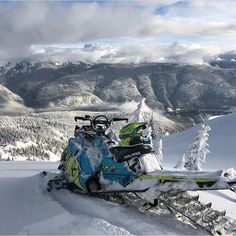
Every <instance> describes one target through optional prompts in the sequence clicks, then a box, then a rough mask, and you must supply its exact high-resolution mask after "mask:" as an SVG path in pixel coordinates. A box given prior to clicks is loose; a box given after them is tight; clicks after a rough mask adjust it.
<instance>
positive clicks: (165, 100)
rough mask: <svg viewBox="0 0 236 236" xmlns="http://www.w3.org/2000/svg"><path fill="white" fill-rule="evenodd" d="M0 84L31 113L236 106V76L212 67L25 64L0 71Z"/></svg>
mask: <svg viewBox="0 0 236 236" xmlns="http://www.w3.org/2000/svg"><path fill="white" fill-rule="evenodd" d="M0 84H2V85H3V86H5V87H7V88H8V89H10V90H11V91H12V92H13V93H15V94H17V95H19V96H20V97H21V98H22V100H23V101H24V104H25V105H27V106H29V107H33V108H46V107H51V108H52V107H68V106H69V107H71V106H73V107H77V108H78V107H81V106H86V105H94V104H95V105H96V104H101V103H103V102H106V103H107V102H108V103H110V104H113V103H123V102H128V101H132V100H133V101H139V100H140V98H142V97H146V98H147V100H146V101H147V104H148V105H149V106H150V107H152V108H154V109H155V108H157V109H162V110H166V109H167V108H171V109H176V108H184V109H208V108H210V109H220V108H224V109H225V108H228V107H232V106H236V70H234V69H220V68H217V67H213V66H197V65H195V66H193V65H179V64H167V63H165V64H164V63H163V64H152V63H149V64H94V65H90V64H85V63H78V64H73V63H65V64H59V63H54V62H43V63H39V62H38V63H30V62H22V63H18V64H16V65H10V64H8V65H6V66H5V67H0ZM0 93H1V91H0ZM0 96H1V95H0Z"/></svg>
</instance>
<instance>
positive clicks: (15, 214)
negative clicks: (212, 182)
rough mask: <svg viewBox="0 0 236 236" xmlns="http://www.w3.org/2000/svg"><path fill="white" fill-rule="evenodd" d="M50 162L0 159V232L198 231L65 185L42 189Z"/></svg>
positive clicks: (53, 168) (167, 216) (171, 233)
mask: <svg viewBox="0 0 236 236" xmlns="http://www.w3.org/2000/svg"><path fill="white" fill-rule="evenodd" d="M57 164H58V163H52V162H34V161H28V162H0V209H1V211H0V219H1V221H0V235H2V234H14V235H15V234H24V235H25V234H40V235H42V234H47V235H48V234H58V235H61V234H77V235H78V234H79V235H88V234H89V235H94V234H96V235H132V234H134V235H144V234H152V235H154V234H155V235H182V234H194V235H196V234H204V231H201V230H196V229H194V228H192V227H191V226H190V225H185V224H183V223H181V222H179V221H177V220H176V219H175V218H174V217H172V216H170V215H168V214H167V215H160V216H155V217H153V216H151V215H147V214H141V213H138V212H136V211H135V210H132V209H128V208H126V207H122V206H119V205H117V204H114V203H110V202H106V201H105V200H103V199H98V198H94V197H89V196H86V195H82V194H81V195H78V194H74V193H71V192H69V191H67V190H58V191H57V190H54V191H52V192H50V193H49V192H47V191H46V182H47V176H46V177H43V176H42V175H40V174H39V172H40V171H42V170H49V171H51V172H53V171H54V172H55V171H56V167H57Z"/></svg>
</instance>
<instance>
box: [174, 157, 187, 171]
mask: <svg viewBox="0 0 236 236" xmlns="http://www.w3.org/2000/svg"><path fill="white" fill-rule="evenodd" d="M185 163H186V159H185V154H184V155H183V156H182V158H180V159H179V162H178V163H177V165H176V166H175V167H174V168H176V169H178V170H185V167H184V165H185Z"/></svg>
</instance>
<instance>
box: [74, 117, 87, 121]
mask: <svg viewBox="0 0 236 236" xmlns="http://www.w3.org/2000/svg"><path fill="white" fill-rule="evenodd" d="M77 120H85V119H84V117H82V116H75V121H77Z"/></svg>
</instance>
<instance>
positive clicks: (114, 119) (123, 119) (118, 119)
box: [112, 117, 129, 123]
mask: <svg viewBox="0 0 236 236" xmlns="http://www.w3.org/2000/svg"><path fill="white" fill-rule="evenodd" d="M112 121H114V122H116V121H126V122H127V123H128V121H129V120H128V118H117V117H115V118H113V119H112Z"/></svg>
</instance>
